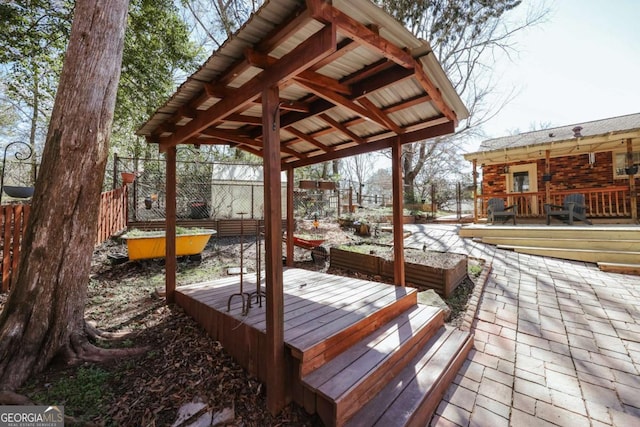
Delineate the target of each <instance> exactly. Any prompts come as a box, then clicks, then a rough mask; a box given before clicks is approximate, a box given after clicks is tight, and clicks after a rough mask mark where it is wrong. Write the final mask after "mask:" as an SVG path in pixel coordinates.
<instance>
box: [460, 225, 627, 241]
mask: <svg viewBox="0 0 640 427" xmlns="http://www.w3.org/2000/svg"><path fill="white" fill-rule="evenodd" d="M458 234H459V235H460V237H467V238H474V237H480V238H484V237H526V238H536V237H538V238H549V237H550V236H553V238H554V239H574V238H580V239H613V240H640V228H639V227H637V226H629V225H624V226H619V225H607V226H602V225H573V226H568V225H531V226H521V225H516V226H508V225H480V224H472V225H465V226H463V227H462V228H461V229H460V231H459V233H458Z"/></svg>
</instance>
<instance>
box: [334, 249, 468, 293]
mask: <svg viewBox="0 0 640 427" xmlns="http://www.w3.org/2000/svg"><path fill="white" fill-rule="evenodd" d="M371 252H373V253H371ZM392 253H393V249H392V248H390V247H382V246H371V245H354V246H351V247H345V246H343V247H341V248H335V247H334V248H331V255H330V257H329V259H330V264H331V267H334V268H340V269H344V270H350V271H357V272H361V273H365V274H370V275H373V276H381V277H383V278H386V279H393V272H394V261H393V260H392V259H391V258H392ZM404 265H405V267H404V268H405V280H406V282H407V284H410V285H414V286H416V287H418V288H427V289H433V290H435V291H436V292H437V293H438V294H439V295H441V296H442V297H444V298H449V296H451V294H452V293H453V291H454V290H455V289H456V287H458V285H459V284H460V283H462V282H463V280H464V279H465V277H467V257H466V256H464V255H459V254H452V253H440V252H423V251H419V250H415V249H405V263H404Z"/></svg>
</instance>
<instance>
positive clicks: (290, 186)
mask: <svg viewBox="0 0 640 427" xmlns="http://www.w3.org/2000/svg"><path fill="white" fill-rule="evenodd" d="M294 179H295V177H294V173H293V168H291V169H287V267H293V232H294V231H295V230H294V228H295V218H294V217H293V215H294V212H293V202H294V200H293V184H294V182H293V180H294Z"/></svg>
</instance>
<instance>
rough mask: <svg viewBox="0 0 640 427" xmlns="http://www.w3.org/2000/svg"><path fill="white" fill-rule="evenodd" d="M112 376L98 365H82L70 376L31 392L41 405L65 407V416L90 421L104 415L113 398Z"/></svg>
mask: <svg viewBox="0 0 640 427" xmlns="http://www.w3.org/2000/svg"><path fill="white" fill-rule="evenodd" d="M109 380H110V374H109V373H108V372H107V371H104V370H103V369H101V368H99V367H96V366H88V367H85V366H82V367H80V368H78V370H77V371H75V373H73V374H72V375H69V376H61V377H59V378H57V379H56V380H55V381H52V382H51V384H50V387H48V388H47V389H45V390H33V391H32V392H29V391H27V395H28V396H29V397H30V398H31V399H32V400H33V401H34V402H36V403H39V404H41V405H64V407H65V413H67V414H68V415H72V416H74V417H76V418H78V419H79V420H82V421H89V420H91V419H93V418H95V417H97V416H100V415H103V414H104V413H105V411H106V409H107V408H106V405H107V403H108V402H109V401H110V399H111V397H112V392H111V389H110V387H109Z"/></svg>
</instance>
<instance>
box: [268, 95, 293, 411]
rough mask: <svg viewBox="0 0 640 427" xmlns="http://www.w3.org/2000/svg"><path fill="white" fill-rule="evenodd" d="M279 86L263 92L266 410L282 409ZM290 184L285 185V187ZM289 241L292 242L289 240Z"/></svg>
mask: <svg viewBox="0 0 640 427" xmlns="http://www.w3.org/2000/svg"><path fill="white" fill-rule="evenodd" d="M278 94H279V90H278V86H272V87H267V88H265V89H264V90H263V92H262V136H263V144H264V156H263V159H264V166H263V167H264V208H265V252H266V256H265V261H266V262H265V282H266V291H267V292H266V293H267V319H266V320H267V354H266V355H265V357H266V359H267V366H268V367H269V368H268V369H267V408H268V409H269V411H270V412H271V413H272V414H274V415H275V414H277V413H278V412H280V410H281V409H282V408H284V406H285V404H286V402H285V395H286V393H285V375H284V373H285V367H284V302H283V299H284V296H283V295H284V294H283V292H284V290H283V283H282V277H283V276H282V201H281V199H282V193H281V188H282V183H281V181H280V165H281V163H280V111H279V109H280V106H279V102H280V101H279V98H278ZM288 185H289V184H287V186H288ZM288 240H292V239H291V238H289V239H288Z"/></svg>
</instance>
